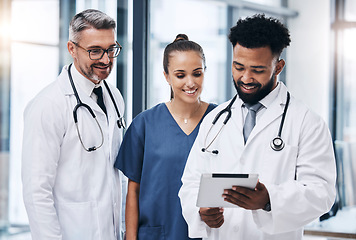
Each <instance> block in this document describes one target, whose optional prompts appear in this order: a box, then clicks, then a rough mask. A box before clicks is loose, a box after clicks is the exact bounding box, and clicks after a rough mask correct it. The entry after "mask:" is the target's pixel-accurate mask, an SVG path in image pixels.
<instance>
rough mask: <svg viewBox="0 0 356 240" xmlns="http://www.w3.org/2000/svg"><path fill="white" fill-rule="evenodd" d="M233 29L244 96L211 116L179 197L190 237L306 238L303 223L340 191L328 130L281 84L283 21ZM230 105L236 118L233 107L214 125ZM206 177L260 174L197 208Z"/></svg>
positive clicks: (245, 23)
mask: <svg viewBox="0 0 356 240" xmlns="http://www.w3.org/2000/svg"><path fill="white" fill-rule="evenodd" d="M230 30H231V31H230V34H229V39H230V41H231V43H232V46H233V62H232V76H233V82H234V85H235V88H236V90H237V93H238V94H237V97H236V98H233V99H232V100H231V101H228V102H226V103H223V104H221V105H220V106H218V107H217V108H215V109H214V110H213V111H211V112H210V113H209V115H207V116H206V118H205V119H204V121H203V122H202V124H201V126H200V130H199V134H198V136H197V138H196V140H195V143H194V145H193V147H192V149H191V152H190V155H189V157H188V160H187V164H186V167H185V170H184V174H183V177H182V182H183V185H182V187H181V189H180V192H179V197H180V200H181V204H182V211H183V216H184V218H185V220H186V221H187V223H188V229H189V237H192V238H197V237H202V238H203V239H214V240H217V239H229V240H230V239H231V240H232V239H242V240H245V239H259V240H263V239H269V240H271V239H273V240H277V239H278V240H285V239H288V240H294V239H302V237H303V226H304V225H306V224H307V223H309V222H311V221H313V220H315V219H317V218H318V217H319V216H320V215H322V214H324V213H325V212H328V211H329V210H330V208H331V206H332V204H333V202H334V198H335V194H336V193H335V192H336V191H335V181H336V167H335V159H334V153H333V145H332V140H331V137H330V133H329V130H328V127H327V125H326V124H325V122H324V121H323V120H322V119H321V118H320V117H319V116H317V115H316V114H315V113H313V112H312V111H310V110H309V109H308V108H307V107H306V106H304V105H303V104H302V103H300V102H299V101H297V100H296V99H295V98H293V97H291V96H290V94H289V92H288V90H287V87H286V86H285V85H284V84H283V83H282V82H279V81H277V76H278V75H279V74H280V73H281V71H282V70H283V67H284V65H285V61H284V60H283V59H281V58H280V56H281V53H282V51H283V49H284V48H285V47H287V46H288V45H289V43H290V36H289V31H288V29H287V28H286V27H285V26H284V25H283V24H282V23H280V22H279V21H278V20H277V19H274V18H266V17H265V16H264V15H254V16H252V17H247V18H246V19H240V20H239V21H238V22H237V24H236V25H235V26H234V27H232V28H231V29H230ZM229 106H230V113H231V117H230V118H229V117H228V113H229V110H227V111H225V112H224V113H223V114H222V115H221V116H220V118H219V119H218V120H217V121H216V122H215V124H214V125H212V122H213V121H215V120H214V119H216V118H215V117H216V116H218V115H219V113H221V111H223V110H224V109H226V108H228V109H229ZM227 119H228V121H227ZM224 121H225V123H226V124H224V123H223V122H224ZM226 121H227V122H226ZM281 125H283V127H282V131H281V132H280V133H279V129H280V126H281ZM251 128H252V130H251ZM277 136H278V137H277ZM276 137H277V138H276ZM272 140H274V141H272ZM203 173H233V174H251V173H254V174H258V175H259V180H258V182H257V184H256V186H255V188H254V189H249V188H244V187H239V186H231V187H229V188H228V189H224V190H222V192H221V198H222V200H223V201H221V202H222V203H223V204H222V203H220V205H218V204H217V205H213V203H210V205H209V206H200V205H199V206H196V203H197V197H198V192H199V182H200V179H201V175H202V174H203ZM219 196H220V193H219ZM222 205H223V206H225V207H222ZM207 207H208V208H207Z"/></svg>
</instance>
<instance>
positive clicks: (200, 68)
mask: <svg viewBox="0 0 356 240" xmlns="http://www.w3.org/2000/svg"><path fill="white" fill-rule="evenodd" d="M202 69H203V68H202V67H198V68H196V69H193V72H195V71H197V70H202ZM173 72H185V71H184V70H179V69H178V70H174V71H173Z"/></svg>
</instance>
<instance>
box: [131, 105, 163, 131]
mask: <svg viewBox="0 0 356 240" xmlns="http://www.w3.org/2000/svg"><path fill="white" fill-rule="evenodd" d="M164 111H166V106H165V103H159V104H157V105H156V106H154V107H152V108H149V109H147V110H145V111H143V112H141V113H139V114H138V115H137V116H136V117H135V118H134V119H133V120H132V123H131V125H130V127H131V126H133V127H135V128H144V127H145V125H148V124H151V123H152V124H155V123H157V120H158V119H159V118H161V117H162V113H163V112H164Z"/></svg>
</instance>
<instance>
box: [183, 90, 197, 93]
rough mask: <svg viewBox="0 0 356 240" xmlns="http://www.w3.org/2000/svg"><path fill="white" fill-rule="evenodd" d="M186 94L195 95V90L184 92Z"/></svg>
mask: <svg viewBox="0 0 356 240" xmlns="http://www.w3.org/2000/svg"><path fill="white" fill-rule="evenodd" d="M185 92H186V93H188V94H192V93H195V92H196V89H195V90H191V91H187V90H186V91H185Z"/></svg>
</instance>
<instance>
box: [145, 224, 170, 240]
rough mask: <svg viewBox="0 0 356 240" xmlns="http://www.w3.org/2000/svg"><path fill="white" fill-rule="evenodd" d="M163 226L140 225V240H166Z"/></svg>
mask: <svg viewBox="0 0 356 240" xmlns="http://www.w3.org/2000/svg"><path fill="white" fill-rule="evenodd" d="M164 239H165V237H164V229H163V226H158V227H140V228H139V229H138V240H164Z"/></svg>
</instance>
